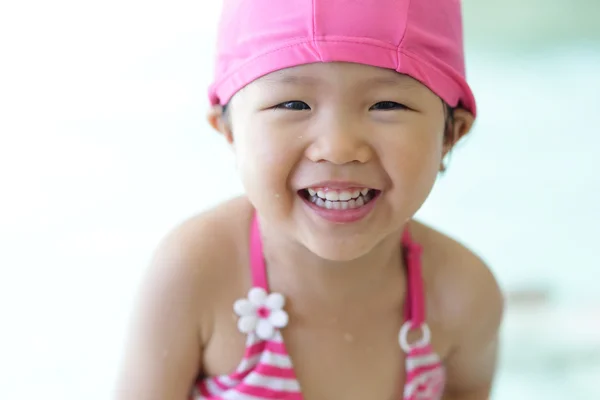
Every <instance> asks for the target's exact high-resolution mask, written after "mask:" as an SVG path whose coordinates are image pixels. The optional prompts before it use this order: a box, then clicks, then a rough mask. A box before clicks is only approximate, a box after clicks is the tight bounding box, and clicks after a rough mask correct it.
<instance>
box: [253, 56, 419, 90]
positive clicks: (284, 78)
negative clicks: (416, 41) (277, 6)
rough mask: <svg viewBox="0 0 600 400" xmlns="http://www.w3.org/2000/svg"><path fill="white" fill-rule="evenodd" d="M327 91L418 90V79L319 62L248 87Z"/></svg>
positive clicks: (277, 73)
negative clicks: (341, 87) (340, 88)
mask: <svg viewBox="0 0 600 400" xmlns="http://www.w3.org/2000/svg"><path fill="white" fill-rule="evenodd" d="M272 85H277V86H290V87H294V86H303V87H324V86H333V85H344V86H349V87H353V88H356V89H366V88H376V87H379V86H381V87H388V88H389V87H393V88H397V89H403V90H408V89H415V88H419V87H422V86H423V85H422V84H421V83H420V82H419V81H417V80H416V79H414V78H412V77H410V76H408V75H404V74H400V73H398V72H396V71H393V70H391V69H387V68H379V67H374V66H371V65H364V64H357V63H347V62H327V63H324V62H319V63H311V64H304V65H298V66H294V67H290V68H285V69H281V70H278V71H275V72H272V73H270V74H267V75H265V76H262V77H260V78H258V79H257V80H255V81H254V82H252V83H251V85H249V86H262V87H264V86H272Z"/></svg>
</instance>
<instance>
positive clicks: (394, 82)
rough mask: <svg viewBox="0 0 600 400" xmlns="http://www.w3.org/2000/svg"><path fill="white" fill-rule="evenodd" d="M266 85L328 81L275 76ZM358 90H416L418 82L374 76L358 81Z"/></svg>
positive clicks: (303, 77) (286, 75)
mask: <svg viewBox="0 0 600 400" xmlns="http://www.w3.org/2000/svg"><path fill="white" fill-rule="evenodd" d="M264 79H265V82H266V83H270V84H273V83H278V84H285V85H292V86H319V85H323V84H325V85H326V84H327V81H326V80H324V79H322V78H320V77H318V76H310V75H298V74H274V75H272V76H269V77H265V78H264ZM355 85H356V87H357V89H361V90H366V89H369V88H373V87H381V86H385V87H390V86H391V87H395V88H397V89H404V90H407V89H414V88H417V87H418V85H417V83H416V81H414V80H413V79H410V78H408V77H406V76H403V75H401V74H398V76H374V77H371V78H367V79H362V80H358V81H356V82H355Z"/></svg>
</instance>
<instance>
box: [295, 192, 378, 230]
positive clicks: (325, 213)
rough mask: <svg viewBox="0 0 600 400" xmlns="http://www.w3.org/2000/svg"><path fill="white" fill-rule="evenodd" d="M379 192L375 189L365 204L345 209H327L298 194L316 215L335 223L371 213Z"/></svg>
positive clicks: (355, 219)
mask: <svg viewBox="0 0 600 400" xmlns="http://www.w3.org/2000/svg"><path fill="white" fill-rule="evenodd" d="M380 194H381V192H379V191H377V193H376V194H375V195H374V197H373V198H372V199H371V200H369V202H368V203H367V204H365V205H363V206H360V207H357V208H352V209H349V208H348V209H345V210H336V209H327V208H323V207H319V206H317V205H316V204H314V203H313V202H311V201H310V200H309V199H308V198H306V197H305V196H303V195H302V194H301V193H299V194H298V196H300V198H301V199H302V201H303V202H304V204H305V205H306V206H307V207H308V208H309V209H310V210H311V211H312V212H314V213H315V214H316V215H317V216H319V217H321V218H323V219H324V220H326V221H329V222H333V223H335V224H349V223H352V222H358V221H360V220H362V219H364V218H366V217H367V216H368V215H369V214H370V213H371V211H373V208H375V205H376V203H377V200H378V198H379V195H380Z"/></svg>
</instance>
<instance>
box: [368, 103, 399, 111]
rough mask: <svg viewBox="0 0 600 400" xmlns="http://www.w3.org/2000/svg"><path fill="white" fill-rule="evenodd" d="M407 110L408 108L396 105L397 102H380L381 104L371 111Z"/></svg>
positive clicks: (375, 105) (374, 106)
mask: <svg viewBox="0 0 600 400" xmlns="http://www.w3.org/2000/svg"><path fill="white" fill-rule="evenodd" d="M406 109H408V107H406V106H405V105H403V104H400V103H396V102H395V101H380V102H379V103H376V104H374V105H373V106H372V107H371V110H378V111H387V110H406Z"/></svg>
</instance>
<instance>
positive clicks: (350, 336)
mask: <svg viewBox="0 0 600 400" xmlns="http://www.w3.org/2000/svg"><path fill="white" fill-rule="evenodd" d="M344 340H346V342H349V343H351V342H353V341H354V336H352V335H351V334H349V333H344Z"/></svg>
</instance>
